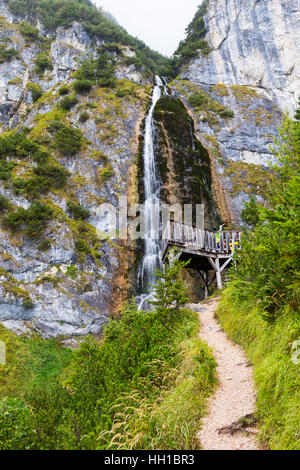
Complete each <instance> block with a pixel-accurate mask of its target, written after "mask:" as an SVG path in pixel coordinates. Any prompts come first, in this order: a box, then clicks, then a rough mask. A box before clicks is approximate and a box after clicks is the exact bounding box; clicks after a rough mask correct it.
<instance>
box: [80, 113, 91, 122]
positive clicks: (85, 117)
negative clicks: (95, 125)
mask: <svg viewBox="0 0 300 470" xmlns="http://www.w3.org/2000/svg"><path fill="white" fill-rule="evenodd" d="M89 118H90V115H89V113H87V112H86V111H83V112H82V113H81V114H80V116H79V122H81V123H82V124H83V123H85V122H86V121H87V120H88V119H89Z"/></svg>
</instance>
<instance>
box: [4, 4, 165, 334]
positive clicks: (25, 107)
mask: <svg viewBox="0 0 300 470" xmlns="http://www.w3.org/2000/svg"><path fill="white" fill-rule="evenodd" d="M50 4H51V5H50ZM50 6H51V8H52V10H51V9H49V8H50ZM0 15H2V16H1V23H0V41H1V51H0V52H1V56H0V57H1V60H0V62H1V63H0V76H1V82H0V121H1V123H2V135H1V137H0V154H1V155H0V178H1V181H0V183H1V184H0V195H1V200H0V202H1V204H0V205H1V216H2V222H1V229H0V230H1V232H0V256H1V273H0V274H1V277H0V319H1V322H2V324H3V325H5V326H6V327H8V328H11V329H13V330H15V331H17V332H26V333H30V331H32V330H33V331H34V332H37V333H38V334H41V335H42V336H44V337H51V336H58V335H65V336H72V335H85V334H88V333H94V334H97V333H99V332H100V331H101V329H102V325H103V323H104V322H105V321H106V319H107V317H108V315H109V313H112V312H113V311H114V309H115V308H117V307H118V305H119V303H120V301H121V299H122V298H123V296H124V295H125V294H126V288H127V287H126V282H127V281H126V276H124V275H125V274H126V272H127V270H128V269H129V268H130V263H131V261H130V259H132V253H131V246H130V245H129V246H127V245H126V244H125V245H123V246H121V245H120V244H116V243H113V242H112V241H110V240H107V241H101V240H100V239H99V238H98V236H97V233H96V229H97V230H99V231H100V232H104V231H105V230H106V225H107V220H106V218H105V213H99V206H100V204H102V203H109V204H112V205H113V206H114V207H116V208H117V207H118V196H119V195H124V196H125V195H128V196H130V197H131V198H134V197H135V195H134V194H135V185H136V179H135V176H134V175H135V152H136V144H137V137H138V132H139V123H140V121H141V119H142V117H143V116H144V113H145V110H146V109H147V106H148V103H149V93H150V89H151V85H152V70H153V67H154V66H155V64H154V62H153V59H156V58H157V59H158V62H159V61H160V60H162V61H163V60H164V59H163V58H162V57H161V56H159V54H157V53H154V52H152V51H150V49H148V48H146V47H145V45H143V43H142V42H140V41H138V40H136V39H133V38H131V37H130V36H129V35H128V34H127V33H126V32H125V31H124V30H123V29H122V28H120V27H119V26H117V25H115V24H113V23H112V22H110V21H109V20H107V18H106V17H105V16H104V15H103V14H102V13H101V11H99V10H97V9H96V8H95V7H93V6H92V5H91V3H90V2H89V1H87V2H85V1H65V0H59V1H56V2H50V3H49V2H48V1H42V2H40V1H39V2H35V1H25V0H16V1H14V0H13V1H8V2H3V0H1V1H0ZM25 15H26V17H25V18H24V16H25ZM112 41H113V42H112ZM128 175H129V176H128ZM128 181H130V183H131V184H128ZM128 263H129V266H128ZM62 306H63V308H62Z"/></svg>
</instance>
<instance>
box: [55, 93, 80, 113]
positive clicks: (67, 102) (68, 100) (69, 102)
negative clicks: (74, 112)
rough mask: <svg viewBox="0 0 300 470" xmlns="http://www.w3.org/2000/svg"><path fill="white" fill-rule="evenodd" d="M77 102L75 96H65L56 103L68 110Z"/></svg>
mask: <svg viewBox="0 0 300 470" xmlns="http://www.w3.org/2000/svg"><path fill="white" fill-rule="evenodd" d="M77 103H78V99H77V98H76V96H66V97H65V98H63V99H62V100H60V101H59V103H58V105H59V107H60V108H62V109H64V110H65V111H70V109H71V108H73V106H75V105H76V104H77Z"/></svg>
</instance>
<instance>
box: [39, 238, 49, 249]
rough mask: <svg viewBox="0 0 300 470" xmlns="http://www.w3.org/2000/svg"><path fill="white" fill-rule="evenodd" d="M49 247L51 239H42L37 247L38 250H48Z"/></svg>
mask: <svg viewBox="0 0 300 470" xmlns="http://www.w3.org/2000/svg"><path fill="white" fill-rule="evenodd" d="M50 248H51V241H50V240H44V241H43V242H42V243H40V244H39V246H38V249H39V250H40V251H48V250H50Z"/></svg>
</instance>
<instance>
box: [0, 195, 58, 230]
mask: <svg viewBox="0 0 300 470" xmlns="http://www.w3.org/2000/svg"><path fill="white" fill-rule="evenodd" d="M52 215H53V212H52V210H51V208H50V207H49V206H47V205H46V204H42V203H40V202H38V201H35V202H33V203H32V204H31V206H30V207H29V208H28V209H24V208H23V207H20V208H18V209H17V210H16V211H14V212H11V213H10V214H9V215H7V216H5V217H4V218H3V223H4V226H6V227H7V228H8V229H9V230H11V231H12V232H15V231H18V230H24V233H25V235H28V236H29V237H32V238H38V237H40V236H41V235H42V233H43V231H44V229H45V227H46V224H47V222H48V221H49V220H50V219H51V218H52Z"/></svg>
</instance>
